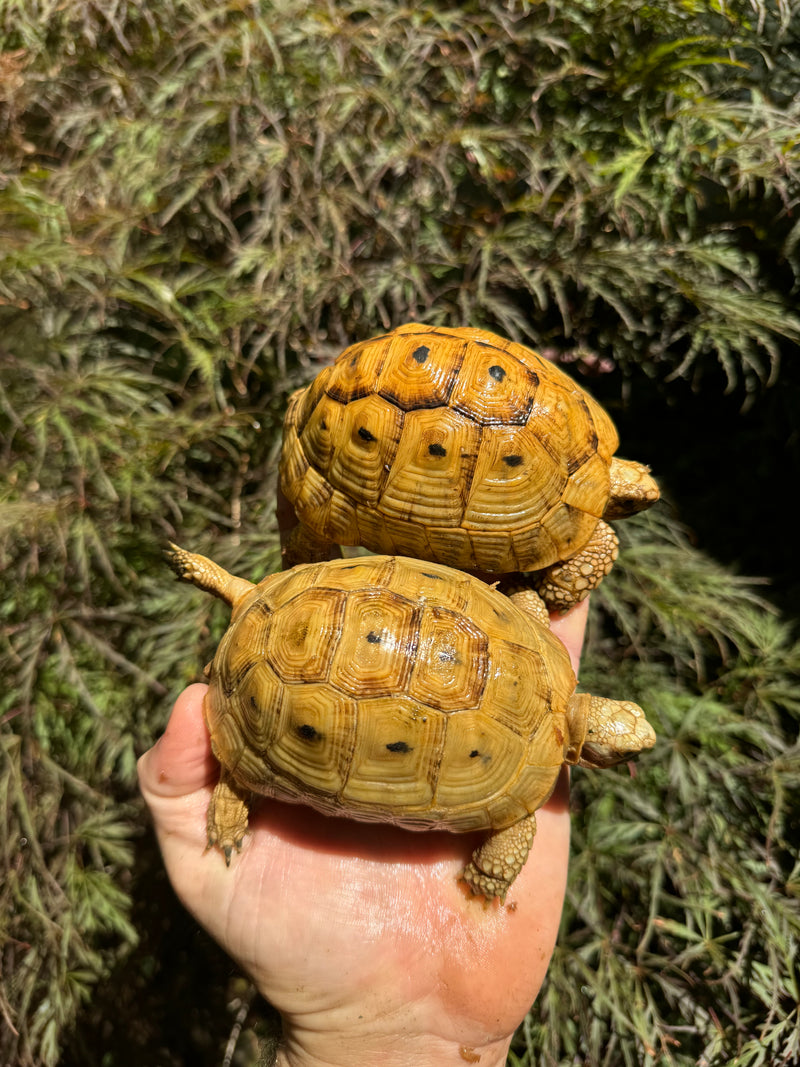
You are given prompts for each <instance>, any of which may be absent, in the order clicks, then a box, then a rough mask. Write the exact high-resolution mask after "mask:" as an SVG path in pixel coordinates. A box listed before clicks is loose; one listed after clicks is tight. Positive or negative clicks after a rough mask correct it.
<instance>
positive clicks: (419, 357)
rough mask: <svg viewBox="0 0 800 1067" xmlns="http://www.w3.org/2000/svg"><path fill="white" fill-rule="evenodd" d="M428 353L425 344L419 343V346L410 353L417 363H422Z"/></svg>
mask: <svg viewBox="0 0 800 1067" xmlns="http://www.w3.org/2000/svg"><path fill="white" fill-rule="evenodd" d="M430 354H431V350H430V349H429V348H428V346H427V345H420V346H419V348H417V349H415V351H414V352H413V353H412V358H413V359H415V360H416V361H417V363H424V362H425V360H426V359H427V358H428V356H429V355H430Z"/></svg>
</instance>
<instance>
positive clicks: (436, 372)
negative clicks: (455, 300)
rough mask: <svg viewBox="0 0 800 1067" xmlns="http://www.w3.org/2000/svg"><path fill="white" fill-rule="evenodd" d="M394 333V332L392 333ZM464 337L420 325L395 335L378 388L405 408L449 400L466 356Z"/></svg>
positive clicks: (416, 407) (376, 386) (389, 398)
mask: <svg viewBox="0 0 800 1067" xmlns="http://www.w3.org/2000/svg"><path fill="white" fill-rule="evenodd" d="M389 336H390V337H392V335H389ZM465 347H466V346H465V344H464V341H463V339H462V338H460V337H457V336H453V335H451V334H449V333H446V332H444V331H441V332H437V331H431V330H428V329H426V328H425V327H420V329H419V332H418V333H415V332H409V333H404V334H401V335H399V336H397V335H395V336H393V339H392V342H391V344H390V349H389V353H388V354H389V355H391V357H392V358H391V360H390V359H388V358H387V360H386V361H385V363H384V366H383V368H382V370H381V372H380V374H379V375H378V377H377V380H376V381H375V383H374V388H375V391H376V392H377V393H378V394H379V395H380V396H382V397H385V398H386V399H387V400H390V401H391V402H392V403H393V404H397V406H398V407H400V408H402V409H403V411H413V410H418V409H420V408H439V407H444V405H446V404H447V402H448V400H449V397H450V393H451V392H452V389H453V384H454V383H455V380H456V377H457V376H458V371H459V368H460V367H461V363H462V361H463V359H464V350H465Z"/></svg>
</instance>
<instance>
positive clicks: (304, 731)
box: [297, 722, 322, 741]
mask: <svg viewBox="0 0 800 1067" xmlns="http://www.w3.org/2000/svg"><path fill="white" fill-rule="evenodd" d="M297 736H298V737H302V738H303V740H304V741H321V740H322V734H321V733H320V732H319V730H315V729H314V727H313V726H312V725H311V723H309V722H304V723H303V725H302V726H298V727H297Z"/></svg>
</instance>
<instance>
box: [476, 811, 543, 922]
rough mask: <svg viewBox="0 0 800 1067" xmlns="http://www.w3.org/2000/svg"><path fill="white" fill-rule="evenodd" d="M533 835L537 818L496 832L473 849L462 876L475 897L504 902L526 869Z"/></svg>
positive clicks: (531, 816)
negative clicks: (522, 871) (496, 899)
mask: <svg viewBox="0 0 800 1067" xmlns="http://www.w3.org/2000/svg"><path fill="white" fill-rule="evenodd" d="M535 836H536V816H535V815H529V816H528V817H527V818H525V819H520V821H519V822H516V823H514V825H513V826H508V827H506V829H505V830H496V831H495V832H494V833H493V834H492V835H491V836H490V837H488V838H487V839H486V841H484V843H483V844H482V845H481V846H480V848H476V849H475V851H474V852H473V854H472V859H471V860H470V862H469V863H468V864H467V866H466V867H465V868H464V873H463V875H462V876H461V877H462V878H463V880H464V881H465V882H466V883H467V885H468V886H469V887H470V889H471V890H472V892H473V893H474V894H475V895H476V896H484V897H486V899H487V900H494V898H495V897H499V898H500V902H501V903H502V902H504V901H505V899H506V894H507V893H508V890H509V888H510V887H511V884H512V882H513V881H514V879H515V878H516V877H517V875H518V874H519V872H520V871H521V870H522V868H523V867H524V866H525V861H526V860H527V858H528V854H529V853H530V850H531V845H532V844H533V839H534V837H535Z"/></svg>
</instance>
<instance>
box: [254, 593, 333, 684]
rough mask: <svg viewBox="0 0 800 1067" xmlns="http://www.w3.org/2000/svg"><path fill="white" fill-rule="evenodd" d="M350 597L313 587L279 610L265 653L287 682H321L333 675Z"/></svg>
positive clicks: (277, 610)
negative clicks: (333, 666)
mask: <svg viewBox="0 0 800 1067" xmlns="http://www.w3.org/2000/svg"><path fill="white" fill-rule="evenodd" d="M346 601H347V597H346V596H345V594H344V593H343V592H342V591H341V590H337V589H324V588H316V587H314V588H311V589H307V590H304V591H302V592H299V593H297V594H296V595H295V596H294V597H292V599H291V600H290V601H289V602H288V603H286V604H282V605H281V606H280V607H279V608H277V609H276V611H275V613H274V615H273V618H272V625H271V627H270V632H269V636H268V638H267V648H266V654H267V657H268V659H269V661H270V663H271V664H272V665H273V667H274V669H275V671H276V673H277V674H278V676H279V677H280V678H281V680H282V681H284V682H300V681H305V682H321V681H325V680H327V678H328V675H329V674H330V669H331V663H332V662H333V658H334V654H335V652H336V649H337V645H338V643H339V639H340V635H341V631H342V621H343V617H344V612H345V604H346Z"/></svg>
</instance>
